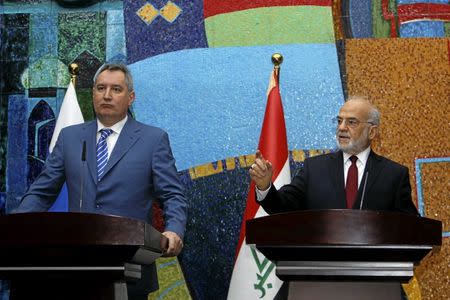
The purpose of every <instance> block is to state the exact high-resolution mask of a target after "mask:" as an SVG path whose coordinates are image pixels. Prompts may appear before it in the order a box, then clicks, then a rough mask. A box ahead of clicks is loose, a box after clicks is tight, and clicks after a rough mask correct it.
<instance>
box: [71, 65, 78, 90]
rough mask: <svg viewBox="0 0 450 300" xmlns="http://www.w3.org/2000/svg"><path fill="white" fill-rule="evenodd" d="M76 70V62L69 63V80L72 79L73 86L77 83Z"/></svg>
mask: <svg viewBox="0 0 450 300" xmlns="http://www.w3.org/2000/svg"><path fill="white" fill-rule="evenodd" d="M78 71H79V68H78V64H76V63H71V64H70V65H69V73H70V81H72V84H73V86H74V87H75V86H76V83H77V75H78Z"/></svg>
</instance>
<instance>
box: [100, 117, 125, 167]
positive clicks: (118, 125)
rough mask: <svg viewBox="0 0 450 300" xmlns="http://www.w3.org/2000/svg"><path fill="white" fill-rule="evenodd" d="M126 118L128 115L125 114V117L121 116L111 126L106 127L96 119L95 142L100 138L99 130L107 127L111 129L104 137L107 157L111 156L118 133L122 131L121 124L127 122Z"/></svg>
mask: <svg viewBox="0 0 450 300" xmlns="http://www.w3.org/2000/svg"><path fill="white" fill-rule="evenodd" d="M127 120H128V116H125V118H123V119H122V120H120V121H119V122H117V123H116V124H114V125H113V126H111V127H106V126H105V125H103V124H102V123H101V122H100V121H99V119H97V143H98V140H99V139H100V135H101V134H100V130H102V129H104V128H109V129H111V130H112V131H113V132H112V133H111V134H110V135H109V136H108V138H107V139H106V145H107V147H108V159H109V157H110V156H111V153H112V151H113V149H114V147H115V146H116V143H117V139H118V138H119V134H120V132H121V131H122V129H123V126H125V123H126V122H127Z"/></svg>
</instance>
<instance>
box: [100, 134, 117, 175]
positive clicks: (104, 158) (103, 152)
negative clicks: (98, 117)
mask: <svg viewBox="0 0 450 300" xmlns="http://www.w3.org/2000/svg"><path fill="white" fill-rule="evenodd" d="M112 132H113V131H112V129H109V128H103V129H102V130H100V139H99V140H98V143H97V180H98V181H100V180H101V179H102V175H103V172H104V171H105V167H106V163H107V162H108V146H107V144H106V139H107V138H108V136H109V135H110V134H111V133H112Z"/></svg>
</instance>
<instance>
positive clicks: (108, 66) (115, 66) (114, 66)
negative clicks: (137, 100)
mask: <svg viewBox="0 0 450 300" xmlns="http://www.w3.org/2000/svg"><path fill="white" fill-rule="evenodd" d="M106 70H108V71H121V72H123V74H124V75H125V84H126V86H127V88H128V92H132V91H134V86H133V76H132V75H131V72H130V70H129V69H128V67H127V66H126V65H125V64H121V63H105V64H104V65H102V66H101V67H100V68H99V69H98V70H97V72H95V75H94V85H95V83H96V82H97V78H98V75H100V73H102V72H103V71H106Z"/></svg>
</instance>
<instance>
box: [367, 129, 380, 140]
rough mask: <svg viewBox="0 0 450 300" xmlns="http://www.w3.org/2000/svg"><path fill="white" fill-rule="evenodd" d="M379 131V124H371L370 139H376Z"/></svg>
mask: <svg viewBox="0 0 450 300" xmlns="http://www.w3.org/2000/svg"><path fill="white" fill-rule="evenodd" d="M378 131H379V128H378V125H372V126H370V129H369V140H371V141H372V140H373V139H375V138H376V137H377V136H378Z"/></svg>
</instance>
